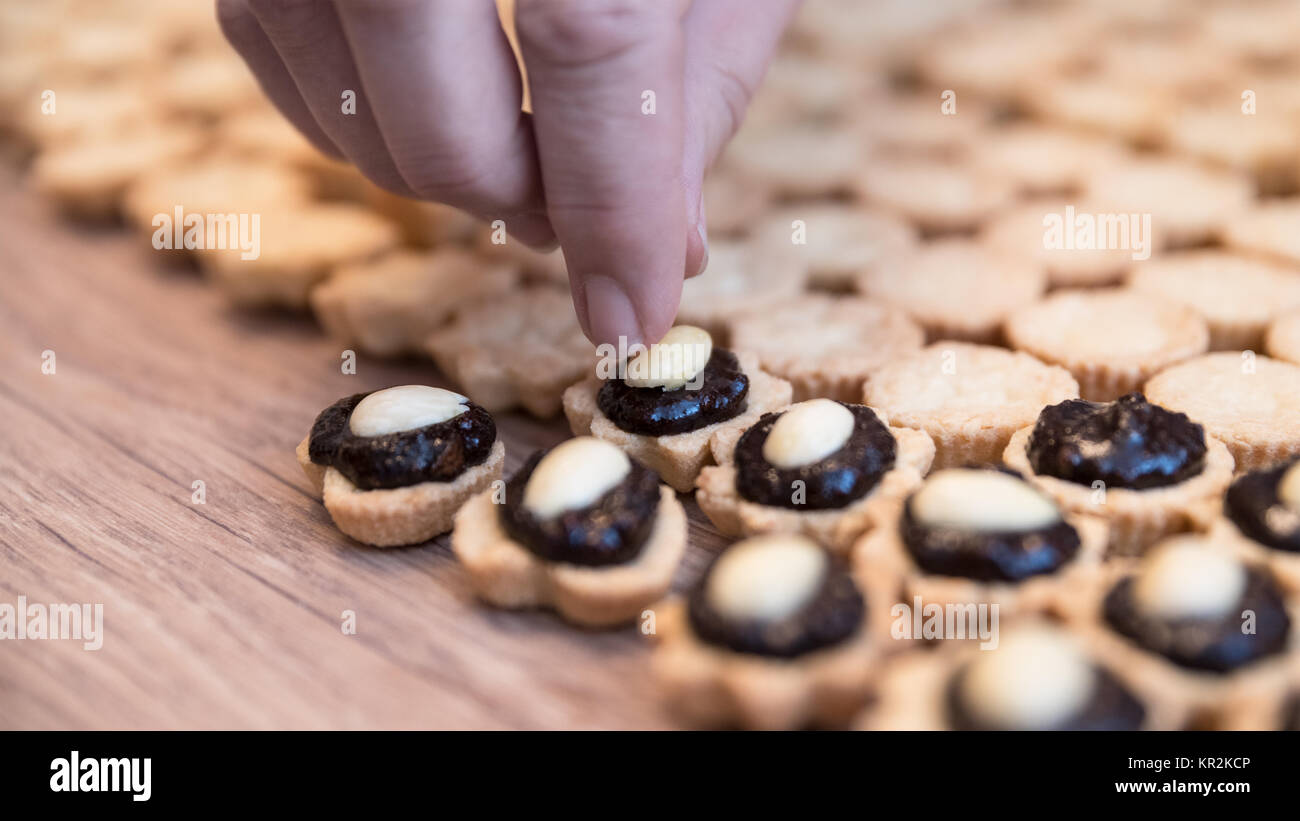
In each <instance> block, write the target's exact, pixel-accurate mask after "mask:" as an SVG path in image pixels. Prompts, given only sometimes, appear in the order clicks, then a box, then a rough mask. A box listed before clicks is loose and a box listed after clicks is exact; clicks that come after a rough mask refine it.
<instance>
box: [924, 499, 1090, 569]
mask: <svg viewBox="0 0 1300 821" xmlns="http://www.w3.org/2000/svg"><path fill="white" fill-rule="evenodd" d="M915 496H916V494H915V493H913V494H912V495H911V496H909V497H908V499H907V503H906V504H905V505H904V506H903V515H902V517H901V518H900V520H899V523H898V535H899V536H900V537H901V538H902V540H903V545H904V546H905V547H906V548H907V552H908V553H910V554H911V555H912V559H913V560H914V561H915V562H916V564H917V566H919V567H920V568H921V569H922V570H924V571H925V572H926V573H935V574H938V575H940V576H959V577H961V578H965V579H976V580H978V581H1001V582H1018V581H1022V580H1024V579H1027V578H1029V577H1030V576H1039V575H1042V574H1045V573H1053V572H1055V571H1056V570H1058V569H1059V568H1060V567H1061V566H1062V565H1064V564H1065V563H1066V562H1068V561H1070V560H1071V559H1073V558H1074V556H1075V554H1076V553H1078V552H1079V534H1078V532H1077V531H1075V529H1074V528H1073V527H1071V526H1070V524H1069V523H1068V522H1066V521H1065V520H1064V519H1061V520H1058V521H1057V522H1056V523H1055V524H1053V525H1049V526H1048V527H1045V528H1041V529H1039V530H1023V531H1016V530H989V531H981V530H964V529H960V528H951V527H932V526H930V525H926V524H922V523H921V522H920V521H918V520H917V518H916V515H915V514H914V513H913V511H912V500H913V499H914V498H915Z"/></svg>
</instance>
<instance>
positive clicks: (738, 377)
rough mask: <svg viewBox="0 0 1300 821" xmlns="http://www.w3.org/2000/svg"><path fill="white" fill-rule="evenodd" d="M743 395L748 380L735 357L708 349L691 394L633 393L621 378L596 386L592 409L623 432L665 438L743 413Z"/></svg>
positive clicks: (653, 390) (684, 391)
mask: <svg viewBox="0 0 1300 821" xmlns="http://www.w3.org/2000/svg"><path fill="white" fill-rule="evenodd" d="M747 396H749V377H748V376H745V374H744V372H742V371H741V369H740V361H739V360H738V359H736V355H735V354H734V353H732V352H731V351H728V350H723V349H722V348H714V349H713V353H712V354H711V355H710V356H709V361H708V363H707V364H706V365H705V366H704V378H703V380H702V382H701V384H700V385H699V386H698V387H696V388H694V389H692V388H691V386H689V385H685V386H682V387H680V388H677V389H676V390H668V391H666V390H664V389H662V388H633V387H631V386H630V385H628V384H627V383H626V382H624V381H623V380H622V379H610V380H608V381H606V382H605V384H603V385H601V386H600V392H599V393H598V394H596V404H597V405H598V406H599V407H600V410H601V412H602V413H604V414H605V415H606V416H608V417H609V418H610V420H612V421H613V422H614V424H615V425H618V426H619V428H621V429H622V430H625V431H627V432H628V433H639V434H643V435H645V436H667V435H671V434H675V433H686V432H687V431H692V430H699V429H700V428H702V427H706V426H708V425H712V424H715V423H717V422H725V421H726V420H728V419H734V418H735V417H737V416H739V415H740V414H742V413H744V412H745V407H746V402H745V399H746V397H747Z"/></svg>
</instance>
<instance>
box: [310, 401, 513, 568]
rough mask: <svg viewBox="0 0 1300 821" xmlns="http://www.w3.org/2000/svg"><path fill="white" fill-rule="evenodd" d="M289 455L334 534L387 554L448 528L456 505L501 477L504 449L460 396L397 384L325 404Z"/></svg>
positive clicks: (483, 414) (485, 419)
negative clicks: (294, 453) (387, 549)
mask: <svg viewBox="0 0 1300 821" xmlns="http://www.w3.org/2000/svg"><path fill="white" fill-rule="evenodd" d="M297 453H298V463H299V464H300V465H302V469H303V472H304V473H306V474H307V478H308V479H309V480H310V481H311V483H312V486H313V487H315V488H316V492H317V493H319V494H321V496H322V498H323V500H324V502H325V509H326V510H327V511H329V514H330V518H332V519H333V520H334V524H335V525H336V526H337V527H338V529H339V530H341V531H343V532H344V533H346V534H347V535H349V536H351V537H352V538H354V539H356V540H357V541H359V542H364V543H366V544H371V545H375V546H377V547H393V546H396V545H408V544H418V543H420V542H423V541H427V540H429V539H432V538H433V537H434V536H437V535H438V534H439V533H446V532H447V531H448V530H451V526H452V520H453V517H454V516H455V514H456V511H457V510H458V509H459V508H460V506H461V505H463V504H464V503H465V500H467V499H469V497H471V496H473V495H474V494H475V493H478V492H479V491H480V490H482V489H484V488H486V487H488V486H489V485H490V484H491V483H492V482H493V481H494V480H496V479H499V478H500V477H501V466H502V464H503V463H504V462H505V455H506V448H505V445H504V444H503V443H502V442H501V441H500V440H498V439H497V429H496V423H495V422H493V421H492V417H491V416H489V415H488V412H487V411H485V410H484V409H483V408H481V407H479V406H478V405H475V404H474V403H472V402H470V401H469V400H467V399H466V398H465V397H463V396H461V395H460V394H458V393H452V392H451V391H448V390H443V389H442V388H431V387H428V386H425V385H402V386H400V387H395V388H387V389H385V390H381V391H375V392H373V393H358V394H354V395H352V396H348V397H345V398H343V399H340V400H339V401H337V402H335V403H334V404H333V405H330V406H329V407H328V408H326V409H325V410H323V411H321V413H320V415H319V416H317V417H316V422H315V424H313V425H312V429H311V433H310V434H308V436H307V438H306V439H304V440H302V442H301V443H300V444H299V445H298V451H297Z"/></svg>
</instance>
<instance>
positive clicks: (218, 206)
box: [52, 118, 311, 250]
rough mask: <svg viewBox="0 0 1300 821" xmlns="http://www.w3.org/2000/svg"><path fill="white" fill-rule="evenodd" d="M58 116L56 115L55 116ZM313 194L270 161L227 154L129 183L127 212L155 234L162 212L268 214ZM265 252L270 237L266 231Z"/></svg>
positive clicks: (305, 181)
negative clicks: (178, 210)
mask: <svg viewBox="0 0 1300 821" xmlns="http://www.w3.org/2000/svg"><path fill="white" fill-rule="evenodd" d="M52 119H57V118H52ZM310 196H311V185H310V180H309V179H308V178H307V177H305V176H304V175H302V174H300V173H298V172H296V171H294V170H293V169H291V168H288V167H285V166H284V165H281V164H277V163H272V162H269V161H267V160H248V159H237V158H222V159H214V160H211V161H204V162H202V163H199V164H196V165H180V166H176V165H171V166H165V167H160V168H158V169H157V170H155V171H152V172H151V173H149V174H146V175H145V176H142V177H139V178H138V179H136V180H135V181H134V182H132V183H131V184H130V186H128V187H127V189H126V193H125V194H124V195H123V199H122V213H123V214H124V215H125V216H126V219H127V221H128V222H129V223H131V224H132V225H134V226H135V227H136V228H138V229H140V230H141V231H144V232H148V233H149V234H152V233H153V232H154V230H155V229H156V226H155V225H154V224H153V222H154V217H155V216H156V215H158V214H167V215H168V216H169V217H171V218H173V219H174V218H175V209H176V208H181V209H182V211H183V213H184V214H245V213H247V214H268V213H271V212H278V211H281V210H284V209H296V208H299V207H301V206H303V205H305V204H306V203H307V202H309V198H310ZM261 240H262V245H263V250H266V244H267V242H268V241H269V236H268V235H267V234H266V233H265V232H263V234H262V237H261Z"/></svg>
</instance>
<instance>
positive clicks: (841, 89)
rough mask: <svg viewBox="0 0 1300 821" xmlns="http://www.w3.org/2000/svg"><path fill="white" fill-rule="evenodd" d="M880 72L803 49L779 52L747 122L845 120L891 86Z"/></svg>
mask: <svg viewBox="0 0 1300 821" xmlns="http://www.w3.org/2000/svg"><path fill="white" fill-rule="evenodd" d="M885 83H886V81H885V78H884V77H882V76H881V74H880V73H878V72H871V71H860V70H857V69H856V68H854V67H851V66H846V65H844V64H843V63H842V62H839V61H836V60H826V59H821V58H819V57H817V56H815V55H813V54H804V53H800V52H797V51H784V52H779V53H778V54H777V55H776V56H775V57H773V58H772V62H771V64H770V65H769V66H768V67H767V73H765V74H764V75H763V85H762V86H760V87H759V89H758V92H757V93H756V94H755V95H754V99H753V101H751V102H750V104H749V109H748V110H747V111H746V112H745V123H746V125H747V126H751V127H752V126H753V125H755V124H759V125H764V124H770V123H777V122H788V121H790V120H801V121H809V120H811V121H816V122H819V123H824V124H827V125H831V124H837V123H840V122H842V121H843V120H844V119H845V117H846V116H847V115H849V114H851V113H852V112H853V111H855V110H856V108H857V107H858V106H860V105H861V104H862V101H863V100H865V99H867V96H868V95H869V94H871V93H873V92H877V91H879V90H881V89H883V87H884V86H885Z"/></svg>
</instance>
